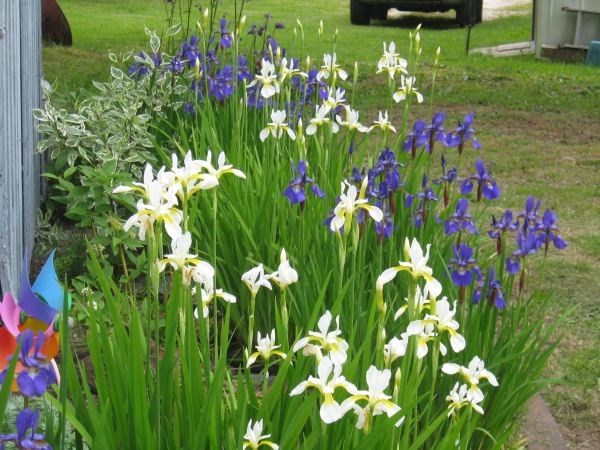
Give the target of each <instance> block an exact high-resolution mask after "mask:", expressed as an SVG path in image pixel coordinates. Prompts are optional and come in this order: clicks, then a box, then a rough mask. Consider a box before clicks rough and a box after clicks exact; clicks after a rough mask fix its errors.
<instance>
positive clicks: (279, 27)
mask: <svg viewBox="0 0 600 450" xmlns="http://www.w3.org/2000/svg"><path fill="white" fill-rule="evenodd" d="M284 28H285V25H284V24H283V23H282V22H277V23H276V24H275V29H276V30H283V29H284Z"/></svg>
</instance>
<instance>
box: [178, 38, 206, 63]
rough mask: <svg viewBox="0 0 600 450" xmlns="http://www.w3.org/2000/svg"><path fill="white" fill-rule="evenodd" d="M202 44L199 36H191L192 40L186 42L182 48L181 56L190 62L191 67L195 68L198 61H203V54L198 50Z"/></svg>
mask: <svg viewBox="0 0 600 450" xmlns="http://www.w3.org/2000/svg"><path fill="white" fill-rule="evenodd" d="M199 43H200V38H199V37H198V36H195V35H192V36H190V40H189V41H186V42H184V43H183V44H182V46H181V47H182V48H181V54H180V55H181V56H182V57H183V58H184V59H185V60H187V61H188V63H189V65H190V67H194V65H195V64H196V59H202V54H201V53H200V50H199V49H198V44H199Z"/></svg>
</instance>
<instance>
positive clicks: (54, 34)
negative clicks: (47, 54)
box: [41, 0, 73, 47]
mask: <svg viewBox="0 0 600 450" xmlns="http://www.w3.org/2000/svg"><path fill="white" fill-rule="evenodd" d="M41 1H42V39H43V40H44V41H46V42H52V43H53V44H57V45H64V46H67V47H70V46H71V45H72V44H73V36H72V35H71V27H70V26H69V22H68V21H67V18H66V17H65V15H64V13H63V12H62V9H60V6H58V3H57V0H41Z"/></svg>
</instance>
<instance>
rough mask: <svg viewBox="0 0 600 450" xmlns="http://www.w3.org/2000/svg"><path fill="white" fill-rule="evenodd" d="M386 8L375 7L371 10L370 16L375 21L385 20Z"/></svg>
mask: <svg viewBox="0 0 600 450" xmlns="http://www.w3.org/2000/svg"><path fill="white" fill-rule="evenodd" d="M387 13H388V7H387V6H375V7H374V8H373V9H372V10H371V16H372V17H373V19H375V20H387Z"/></svg>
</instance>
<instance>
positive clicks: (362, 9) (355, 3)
mask: <svg viewBox="0 0 600 450" xmlns="http://www.w3.org/2000/svg"><path fill="white" fill-rule="evenodd" d="M370 21H371V5H368V4H366V3H361V2H360V1H359V0H350V23H352V24H354V25H369V22H370Z"/></svg>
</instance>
